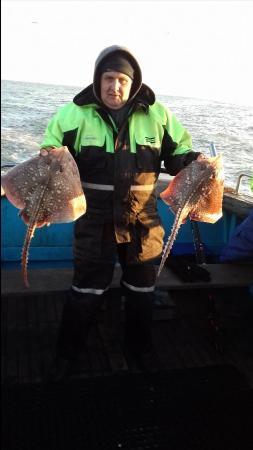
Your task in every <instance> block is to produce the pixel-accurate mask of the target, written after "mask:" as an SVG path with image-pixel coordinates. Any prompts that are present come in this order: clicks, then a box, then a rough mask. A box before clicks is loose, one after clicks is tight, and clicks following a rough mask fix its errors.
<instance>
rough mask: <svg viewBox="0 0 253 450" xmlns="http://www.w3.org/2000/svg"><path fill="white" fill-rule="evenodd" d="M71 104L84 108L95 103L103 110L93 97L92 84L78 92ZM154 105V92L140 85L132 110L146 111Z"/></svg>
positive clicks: (101, 105)
mask: <svg viewBox="0 0 253 450" xmlns="http://www.w3.org/2000/svg"><path fill="white" fill-rule="evenodd" d="M73 102H74V103H75V105H78V106H86V105H90V104H92V103H93V104H94V103H95V104H96V105H98V107H102V108H103V104H102V103H99V101H98V100H97V98H96V97H95V95H94V92H93V84H90V85H89V86H87V87H86V88H85V89H83V90H82V91H81V92H79V94H77V95H76V96H75V97H74V99H73ZM154 103H155V94H154V92H153V91H152V89H150V87H148V86H147V85H146V84H144V83H142V86H141V88H140V90H139V92H138V94H137V95H136V97H135V98H134V99H133V106H134V108H133V110H139V109H143V110H144V111H147V110H148V107H149V106H150V105H153V104H154Z"/></svg>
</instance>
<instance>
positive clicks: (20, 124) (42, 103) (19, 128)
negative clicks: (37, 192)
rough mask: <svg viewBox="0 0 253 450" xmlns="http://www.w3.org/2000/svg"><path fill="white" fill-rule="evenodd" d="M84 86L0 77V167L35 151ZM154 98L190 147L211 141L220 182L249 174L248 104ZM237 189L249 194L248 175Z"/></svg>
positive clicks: (252, 140) (252, 162) (252, 136)
mask: <svg viewBox="0 0 253 450" xmlns="http://www.w3.org/2000/svg"><path fill="white" fill-rule="evenodd" d="M83 87H84V86H83ZM83 87H80V86H79V87H78V86H60V85H49V84H41V83H30V82H20V81H9V80H2V82H1V89H2V97H1V107H2V152H1V153H2V159H1V166H6V165H7V166H8V165H13V164H17V163H20V162H23V161H25V160H27V159H28V158H30V157H32V156H35V155H36V154H38V151H39V145H40V143H41V141H42V139H43V135H44V131H45V128H46V126H47V123H48V121H49V119H50V118H51V116H52V115H53V114H54V113H55V112H56V110H57V109H58V108H59V107H60V106H62V105H64V104H65V103H67V102H71V101H72V99H73V97H74V95H75V94H77V93H78V92H79V91H80V90H81V89H82V88H83ZM157 99H158V100H160V101H161V102H162V103H164V105H166V106H167V107H168V108H169V109H170V110H171V111H172V112H173V113H174V114H175V115H176V117H177V118H178V119H179V120H180V121H181V123H182V124H183V125H184V127H185V128H187V130H188V131H189V132H190V134H191V136H192V141H193V150H195V151H201V152H203V153H204V154H205V155H206V156H210V147H211V143H213V144H214V145H215V148H216V151H217V153H221V154H222V155H223V163H224V173H225V186H227V187H231V188H235V186H236V182H237V179H238V175H239V174H240V173H241V172H246V173H247V174H248V175H250V174H252V175H253V107H250V106H242V105H236V104H229V103H222V102H218V101H213V100H206V99H198V98H189V97H178V96H170V95H162V94H161V95H159V94H157ZM240 192H241V193H243V194H247V195H250V196H252V195H253V194H252V191H251V190H250V187H249V178H248V177H243V178H242V181H241V185H240Z"/></svg>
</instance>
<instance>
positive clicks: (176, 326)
mask: <svg viewBox="0 0 253 450" xmlns="http://www.w3.org/2000/svg"><path fill="white" fill-rule="evenodd" d="M34 272H36V271H30V273H31V275H30V278H31V285H32V283H33V281H34V279H35V278H33V277H35V274H34ZM39 272H40V271H38V272H37V276H36V279H37V284H36V283H35V285H34V286H33V288H31V289H28V290H27V289H26V290H23V291H19V293H17V292H15V290H16V287H17V283H16V284H15V283H14V284H12V286H13V291H14V292H12V293H11V292H7V291H6V290H5V292H3V295H2V358H3V361H2V379H3V382H4V384H5V383H7V384H9V383H11V384H13V383H31V382H41V381H42V380H43V377H44V376H45V373H46V371H47V368H48V365H49V364H50V360H51V358H52V354H53V349H54V346H55V340H56V335H57V330H58V326H59V322H60V317H61V311H62V306H63V303H64V301H65V298H66V295H67V292H68V291H67V289H65V288H64V286H62V290H57V291H50V290H47V291H46V290H45V288H44V289H43V291H41V290H39V289H38V286H39V285H40V283H41V278H40V279H39V278H38V275H39ZM8 273H10V276H14V274H12V275H11V271H9V272H8ZM59 274H61V278H60V277H59V278H58V285H59V282H60V283H61V282H62V283H63V285H65V283H67V282H68V280H67V278H66V277H65V278H64V277H63V276H62V271H59V273H58V276H59ZM117 276H118V275H117ZM19 277H20V273H19ZM44 283H46V280H44ZM115 283H116V279H115ZM160 283H161V284H162V280H161V281H160ZM48 284H49V285H50V282H49V283H48ZM48 284H47V285H46V284H44V286H45V285H46V286H47V289H50V286H49V285H48ZM182 284H185V283H183V282H180V281H178V284H177V285H176V286H174V288H173V283H172V288H171V289H170V290H168V289H165V288H164V284H163V289H159V288H158V289H157V290H156V293H155V296H154V321H153V333H154V340H155V347H156V350H157V353H158V355H159V358H160V360H161V361H162V363H163V366H164V368H165V369H178V368H182V369H184V368H187V367H201V366H208V365H214V364H224V363H225V364H234V365H235V366H236V367H237V368H238V369H239V370H240V371H241V372H242V373H244V374H245V376H246V377H247V378H248V380H249V383H250V385H251V386H252V387H253V345H252V343H253V327H252V319H253V302H252V296H251V295H250V293H249V289H248V288H247V287H242V286H234V287H232V288H228V287H226V288H224V286H223V287H218V286H217V285H214V287H213V286H212V285H210V284H209V283H205V287H204V288H203V289H201V288H200V287H199V283H197V286H196V283H188V284H189V285H190V287H191V289H182V288H181V289H180V286H181V285H182ZM200 284H201V283H200ZM223 284H224V281H223ZM36 286H37V288H36ZM208 286H209V288H208ZM58 288H59V286H58ZM123 328H124V299H121V300H120V299H119V291H118V290H117V289H115V288H112V289H111V290H110V291H109V292H108V295H107V301H106V303H105V306H104V308H103V310H102V311H101V313H100V315H99V316H98V318H97V323H96V326H94V327H93V329H92V332H91V334H90V337H89V340H88V342H87V346H86V348H85V349H84V351H83V354H82V355H81V358H80V360H79V361H78V362H77V364H76V367H75V368H74V369H73V376H93V375H96V376H97V375H105V374H112V373H114V372H115V371H116V372H119V371H123V372H136V371H137V372H138V370H139V369H138V368H137V367H135V365H134V362H133V361H131V360H130V361H129V360H127V359H126V357H125V355H124V353H123V350H122V341H123V332H122V330H123ZM154 369H155V368H154Z"/></svg>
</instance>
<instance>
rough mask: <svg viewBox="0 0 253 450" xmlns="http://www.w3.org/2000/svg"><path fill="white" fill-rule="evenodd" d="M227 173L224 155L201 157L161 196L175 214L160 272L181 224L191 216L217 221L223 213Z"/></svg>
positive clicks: (176, 178) (196, 218) (182, 171)
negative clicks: (223, 160)
mask: <svg viewBox="0 0 253 450" xmlns="http://www.w3.org/2000/svg"><path fill="white" fill-rule="evenodd" d="M223 189H224V174H223V169H222V158H221V155H218V156H215V157H213V158H205V157H202V158H198V160H195V161H192V162H191V164H189V165H188V166H187V167H186V168H185V169H183V170H181V172H179V173H178V175H176V176H175V177H174V178H173V180H172V181H171V182H170V183H169V186H168V187H167V189H165V190H164V191H163V192H162V193H161V194H160V197H161V198H162V200H163V201H164V202H165V203H166V204H167V205H170V207H171V209H172V211H173V212H174V214H175V219H174V223H173V226H172V230H171V233H170V236H169V238H168V240H167V243H166V245H165V247H164V250H163V255H162V260H161V263H160V266H159V269H158V273H157V276H159V275H160V273H161V271H162V269H163V266H164V263H165V261H166V259H167V257H168V255H169V253H170V251H171V248H172V246H173V243H174V241H175V239H176V237H177V234H178V230H179V228H180V226H181V224H183V223H185V222H186V219H187V218H188V217H189V218H190V219H191V220H196V221H200V222H209V223H215V222H216V221H217V220H218V219H219V218H220V217H221V216H222V198H223Z"/></svg>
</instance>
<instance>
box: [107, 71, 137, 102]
mask: <svg viewBox="0 0 253 450" xmlns="http://www.w3.org/2000/svg"><path fill="white" fill-rule="evenodd" d="M131 87H132V80H131V78H130V77H129V76H128V75H125V74H124V73H121V72H114V71H112V72H104V73H103V74H102V76H101V100H102V102H103V103H104V104H105V106H107V107H108V108H111V109H119V108H122V106H124V105H125V103H126V102H127V100H128V99H129V95H130V90H131Z"/></svg>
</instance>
